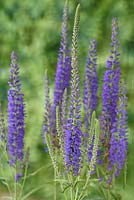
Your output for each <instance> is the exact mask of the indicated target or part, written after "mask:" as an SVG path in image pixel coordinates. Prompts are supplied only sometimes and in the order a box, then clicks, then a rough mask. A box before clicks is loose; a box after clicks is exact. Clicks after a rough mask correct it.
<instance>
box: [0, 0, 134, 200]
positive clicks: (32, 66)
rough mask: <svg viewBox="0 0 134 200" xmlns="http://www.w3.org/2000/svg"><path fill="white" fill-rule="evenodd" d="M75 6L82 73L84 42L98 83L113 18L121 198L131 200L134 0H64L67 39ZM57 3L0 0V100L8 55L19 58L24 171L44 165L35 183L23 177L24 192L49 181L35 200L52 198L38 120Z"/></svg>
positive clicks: (52, 63) (54, 47) (54, 43)
mask: <svg viewBox="0 0 134 200" xmlns="http://www.w3.org/2000/svg"><path fill="white" fill-rule="evenodd" d="M78 2H80V3H81V26H80V37H79V58H80V59H79V62H80V72H81V83H82V81H83V79H82V75H83V72H84V69H85V62H86V56H87V51H88V43H89V41H90V39H92V38H95V39H96V40H97V41H98V55H99V60H98V63H99V64H98V71H99V74H100V81H101V79H102V75H103V72H104V67H105V59H106V58H107V56H108V55H109V54H108V53H109V43H110V34H111V33H110V31H111V19H112V17H113V16H117V17H118V18H119V26H120V52H121V67H122V74H123V76H124V78H125V80H126V83H127V85H128V96H129V158H128V186H127V192H124V200H132V199H133V198H132V192H133V191H132V190H133V188H132V187H131V185H133V184H134V182H133V179H134V171H133V169H134V156H133V153H134V134H133V128H134V123H133V119H134V107H133V99H134V78H133V77H134V69H133V64H134V39H133V35H134V22H133V19H134V14H133V10H134V1H131V0H118V1H117V0H99V1H98V0H81V1H78V0H70V26H69V29H70V41H71V34H72V25H73V17H74V11H75V8H76V5H77V3H78ZM63 5H64V1H63V0H38V1H36V0H23V1H21V0H0V98H1V101H2V105H3V106H4V108H5V114H6V106H7V89H8V84H7V82H8V74H9V72H8V71H9V63H10V53H11V51H12V50H14V51H16V52H17V53H18V54H19V58H20V68H21V69H20V72H21V80H22V84H23V86H22V87H23V91H24V93H25V102H26V113H27V118H26V134H27V136H26V144H27V146H30V149H31V159H30V170H31V171H33V170H34V169H37V168H39V167H41V166H45V168H44V170H42V171H41V172H40V173H39V174H38V177H37V178H36V180H35V179H34V178H31V179H29V182H28V185H27V190H28V189H29V188H32V187H34V186H36V185H37V183H38V185H39V184H43V183H45V182H49V184H48V185H46V186H45V187H44V190H42V191H40V192H38V193H36V196H37V197H38V198H39V199H41V198H42V199H43V195H45V197H46V199H52V190H53V187H52V184H50V181H51V180H52V175H51V174H52V173H51V172H52V170H51V168H50V160H49V157H48V155H47V153H45V152H44V147H43V142H42V140H41V128H42V119H43V99H44V96H43V87H44V82H43V81H44V80H43V79H44V72H45V69H48V75H49V77H50V85H51V94H52V88H53V82H54V75H55V70H56V62H57V56H58V48H59V41H60V28H61V19H62V10H63Z"/></svg>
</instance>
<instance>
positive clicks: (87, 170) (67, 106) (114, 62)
mask: <svg viewBox="0 0 134 200" xmlns="http://www.w3.org/2000/svg"><path fill="white" fill-rule="evenodd" d="M66 6H67V4H66V5H65V9H64V15H63V28H62V39H61V41H62V42H61V48H60V50H61V49H62V51H60V52H59V59H58V65H57V72H56V80H55V88H54V107H53V108H54V109H55V111H54V112H55V114H54V115H52V114H51V105H50V97H49V85H48V77H47V76H46V78H45V88H46V89H45V91H46V92H45V114H44V127H45V131H44V133H43V138H45V141H46V144H47V147H48V151H49V154H50V157H51V159H52V164H53V167H54V175H55V183H56V182H59V184H60V186H61V189H62V192H63V194H64V196H65V199H70V200H83V199H86V198H87V197H88V198H89V199H90V197H91V196H90V192H91V191H92V186H93V185H94V181H95V183H96V184H95V188H96V189H98V191H99V193H98V194H99V195H98V196H99V198H100V199H105V200H112V199H120V198H121V196H120V194H119V193H118V192H117V191H114V189H115V187H114V184H115V179H116V178H117V176H119V174H120V173H121V170H122V169H123V168H124V166H125V165H126V160H127V149H128V135H127V93H126V89H125V85H124V84H122V77H121V69H120V62H119V56H120V54H119V52H118V48H119V41H118V33H119V32H118V21H117V18H113V20H112V36H111V45H110V46H111V50H110V56H109V58H108V59H107V61H106V71H105V73H104V79H103V84H102V110H101V114H100V116H98V119H97V118H96V110H97V105H98V82H99V81H98V73H97V44H96V41H95V40H91V42H90V47H89V52H88V58H87V64H86V69H85V78H84V87H83V88H84V95H83V99H82V98H81V96H80V90H81V87H80V77H79V61H78V35H79V23H80V5H78V6H77V9H76V13H75V19H74V28H73V36H72V51H71V65H70V62H66V59H65V58H66V55H67V52H68V48H64V47H67V46H68V40H67V33H68V31H67V26H66V21H65V19H67V17H65V16H67V15H66V11H67V7H66ZM65 41H66V42H65ZM63 55H64V56H63ZM67 58H68V57H67ZM67 60H68V59H67ZM69 60H70V59H69ZM69 60H68V61H69ZM63 63H64V65H63ZM63 66H64V67H63ZM70 70H71V75H70ZM65 77H66V78H67V79H65ZM66 80H67V82H66ZM66 83H67V84H66ZM69 83H70V84H69ZM82 103H83V104H82ZM82 106H83V107H84V117H85V120H84V123H82V120H81V115H82V111H81V107H82ZM51 122H55V123H54V124H53V123H51ZM53 127H54V129H55V131H54V132H53V130H54V129H53ZM53 133H55V136H54V137H53ZM55 138H56V139H55ZM53 139H54V142H53ZM96 191H97V190H96ZM96 193H97V192H96ZM54 198H55V199H56V191H55V194H54Z"/></svg>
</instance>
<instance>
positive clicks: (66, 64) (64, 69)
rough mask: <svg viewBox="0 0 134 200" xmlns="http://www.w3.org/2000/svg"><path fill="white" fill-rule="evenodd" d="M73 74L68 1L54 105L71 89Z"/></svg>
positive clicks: (65, 10) (63, 23)
mask: <svg viewBox="0 0 134 200" xmlns="http://www.w3.org/2000/svg"><path fill="white" fill-rule="evenodd" d="M70 72H71V60H70V52H69V44H68V1H66V3H65V7H64V12H63V22H62V31H61V42H60V49H59V57H58V63H57V71H56V78H55V88H54V105H55V106H57V105H59V104H60V103H61V101H62V96H63V93H64V89H65V88H68V87H69V81H70Z"/></svg>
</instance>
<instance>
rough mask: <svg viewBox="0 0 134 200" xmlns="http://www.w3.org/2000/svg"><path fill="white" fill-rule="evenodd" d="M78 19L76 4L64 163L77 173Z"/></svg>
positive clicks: (79, 144) (78, 12)
mask: <svg viewBox="0 0 134 200" xmlns="http://www.w3.org/2000/svg"><path fill="white" fill-rule="evenodd" d="M79 21H80V5H78V6H77V9H76V14H75V21H74V29H73V37H72V62H71V67H72V70H71V99H70V113H69V119H68V122H67V125H66V129H65V163H66V166H67V168H69V169H70V171H71V172H72V173H73V174H74V175H77V174H78V173H79V169H80V158H81V151H80V146H81V135H82V133H81V121H80V107H81V105H80V83H79V82H80V80H79V72H78V32H79Z"/></svg>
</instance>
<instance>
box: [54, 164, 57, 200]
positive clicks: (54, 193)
mask: <svg viewBox="0 0 134 200" xmlns="http://www.w3.org/2000/svg"><path fill="white" fill-rule="evenodd" d="M54 181H55V184H54V200H56V196H57V194H56V170H55V168H54Z"/></svg>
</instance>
